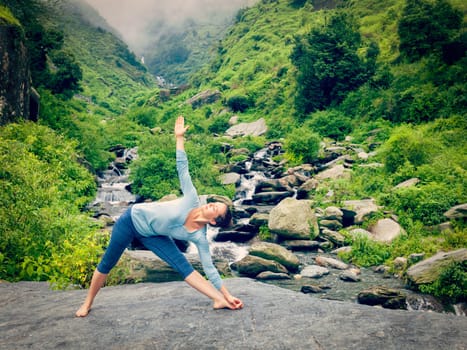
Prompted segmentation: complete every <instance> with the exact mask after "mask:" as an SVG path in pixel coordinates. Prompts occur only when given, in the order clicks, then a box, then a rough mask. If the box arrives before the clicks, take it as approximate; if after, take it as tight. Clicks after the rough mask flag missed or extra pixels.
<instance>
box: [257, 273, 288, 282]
mask: <svg viewBox="0 0 467 350" xmlns="http://www.w3.org/2000/svg"><path fill="white" fill-rule="evenodd" d="M256 279H257V280H289V279H290V276H289V275H288V274H286V273H277V272H270V271H264V272H261V273H260V274H258V275H257V276H256Z"/></svg>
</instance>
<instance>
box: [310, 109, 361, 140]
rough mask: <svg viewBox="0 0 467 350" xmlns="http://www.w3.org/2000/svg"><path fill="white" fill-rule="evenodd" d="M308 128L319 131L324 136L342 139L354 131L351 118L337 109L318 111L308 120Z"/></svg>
mask: <svg viewBox="0 0 467 350" xmlns="http://www.w3.org/2000/svg"><path fill="white" fill-rule="evenodd" d="M306 126H307V128H309V129H310V130H313V131H315V132H317V133H319V134H320V135H321V136H322V137H330V138H332V139H335V140H338V141H342V140H343V139H344V138H345V136H347V135H348V134H349V133H350V132H351V131H352V123H351V120H350V118H348V117H346V116H345V115H344V114H343V113H341V112H338V111H336V110H326V111H318V112H315V113H313V114H312V115H311V119H310V120H309V121H307V122H306Z"/></svg>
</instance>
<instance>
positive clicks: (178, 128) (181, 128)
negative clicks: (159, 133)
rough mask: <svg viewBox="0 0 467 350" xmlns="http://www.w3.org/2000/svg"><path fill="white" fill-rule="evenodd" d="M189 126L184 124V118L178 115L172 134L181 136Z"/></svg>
mask: <svg viewBox="0 0 467 350" xmlns="http://www.w3.org/2000/svg"><path fill="white" fill-rule="evenodd" d="M188 128H189V126H185V118H183V117H182V116H179V117H178V118H177V120H176V121H175V127H174V134H175V137H183V136H184V135H185V132H186V131H187V130H188Z"/></svg>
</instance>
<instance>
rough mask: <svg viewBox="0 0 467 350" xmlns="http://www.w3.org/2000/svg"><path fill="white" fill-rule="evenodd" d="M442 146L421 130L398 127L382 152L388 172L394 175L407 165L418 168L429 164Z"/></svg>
mask: <svg viewBox="0 0 467 350" xmlns="http://www.w3.org/2000/svg"><path fill="white" fill-rule="evenodd" d="M439 147H440V145H437V144H436V140H435V139H433V138H427V137H426V135H424V134H423V132H422V131H421V130H420V129H415V128H413V127H411V126H408V125H403V126H400V127H397V128H395V129H394V130H393V133H392V136H391V137H390V138H389V140H388V141H387V142H386V143H385V144H384V146H383V147H382V150H381V155H382V158H383V159H384V163H385V167H386V170H387V171H388V172H389V173H394V172H396V171H397V170H399V169H400V168H401V167H403V166H406V164H409V165H412V166H414V167H418V166H420V165H423V164H426V163H429V162H430V161H431V159H432V158H433V155H434V154H435V152H436V151H438V150H439Z"/></svg>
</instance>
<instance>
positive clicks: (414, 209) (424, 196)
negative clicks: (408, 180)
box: [386, 183, 457, 225]
mask: <svg viewBox="0 0 467 350" xmlns="http://www.w3.org/2000/svg"><path fill="white" fill-rule="evenodd" d="M456 200H457V193H456V192H455V191H453V189H452V188H451V187H449V186H448V185H446V184H440V183H430V184H427V185H422V186H420V187H409V188H402V189H399V190H397V191H393V192H391V193H390V194H389V195H388V197H386V204H387V205H388V206H390V207H391V208H393V209H394V210H396V212H398V213H400V215H402V216H404V217H410V218H411V219H412V220H418V221H421V222H422V223H423V224H425V225H435V224H439V223H441V222H443V221H445V220H446V218H445V217H444V216H443V213H444V212H446V211H447V210H448V209H449V208H451V207H452V206H453V205H455V204H456Z"/></svg>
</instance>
